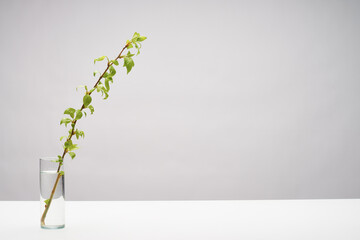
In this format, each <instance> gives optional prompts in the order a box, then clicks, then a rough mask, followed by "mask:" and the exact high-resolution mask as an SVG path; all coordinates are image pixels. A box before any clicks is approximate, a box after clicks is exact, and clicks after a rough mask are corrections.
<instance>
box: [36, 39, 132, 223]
mask: <svg viewBox="0 0 360 240" xmlns="http://www.w3.org/2000/svg"><path fill="white" fill-rule="evenodd" d="M129 44H130V43H127V44H126V45H125V47H123V48H122V50H121V52H120V53H119V55H118V56H117V57H116V58H115V60H118V59H120V58H122V56H121V54H122V53H123V51H124V50H125V49H126V48H127V47H128V46H129ZM111 65H113V62H108V64H107V67H106V69H105V71H104V72H103V73H102V74H101V76H100V77H99V79H98V80H97V82H96V83H95V85H94V87H93V88H96V87H97V85H98V84H99V83H100V80H101V79H102V78H103V76H104V74H105V73H106V72H107V71H108V70H109V68H110V66H111ZM91 93H92V91H90V92H89V93H87V94H88V95H91ZM84 108H85V105H84V104H83V105H82V106H81V108H80V111H82V110H83V109H84ZM76 122H77V120H74V121H73V122H72V123H73V124H72V130H71V133H70V134H69V137H68V138H67V141H69V140H71V138H72V136H73V135H74V131H75V126H76ZM67 152H68V151H67V149H66V148H65V149H64V152H63V154H62V156H61V159H62V160H63V159H64V157H65V155H66V153H67ZM62 165H63V163H62V161H61V162H59V166H58V168H57V171H56V172H57V174H58V175H57V178H56V181H55V184H54V187H53V189H52V191H51V194H50V198H49V201H48V204H46V205H45V210H44V212H43V214H42V216H41V226H45V218H46V215H47V213H48V211H49V208H50V205H51V202H52V199H53V198H54V194H55V191H56V187H57V185H58V182H59V179H60V177H61V173H60V169H61V166H62Z"/></svg>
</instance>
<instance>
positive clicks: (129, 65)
mask: <svg viewBox="0 0 360 240" xmlns="http://www.w3.org/2000/svg"><path fill="white" fill-rule="evenodd" d="M134 65H135V63H134V61H133V60H132V58H131V57H124V67H126V69H127V74H129V72H130V71H131V69H132V68H133V67H134Z"/></svg>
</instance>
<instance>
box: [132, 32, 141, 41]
mask: <svg viewBox="0 0 360 240" xmlns="http://www.w3.org/2000/svg"><path fill="white" fill-rule="evenodd" d="M139 37H140V34H139V33H137V32H135V33H134V35H133V37H132V39H131V41H132V42H137V39H138V38H139Z"/></svg>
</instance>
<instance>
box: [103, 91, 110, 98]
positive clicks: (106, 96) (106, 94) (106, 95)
mask: <svg viewBox="0 0 360 240" xmlns="http://www.w3.org/2000/svg"><path fill="white" fill-rule="evenodd" d="M104 94H105V97H104V100H105V99H107V98H108V97H109V94H108V93H107V92H105V91H104Z"/></svg>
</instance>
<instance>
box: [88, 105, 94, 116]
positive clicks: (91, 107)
mask: <svg viewBox="0 0 360 240" xmlns="http://www.w3.org/2000/svg"><path fill="white" fill-rule="evenodd" d="M88 108H89V109H90V112H91V114H93V113H94V107H93V106H92V105H89V106H88Z"/></svg>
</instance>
